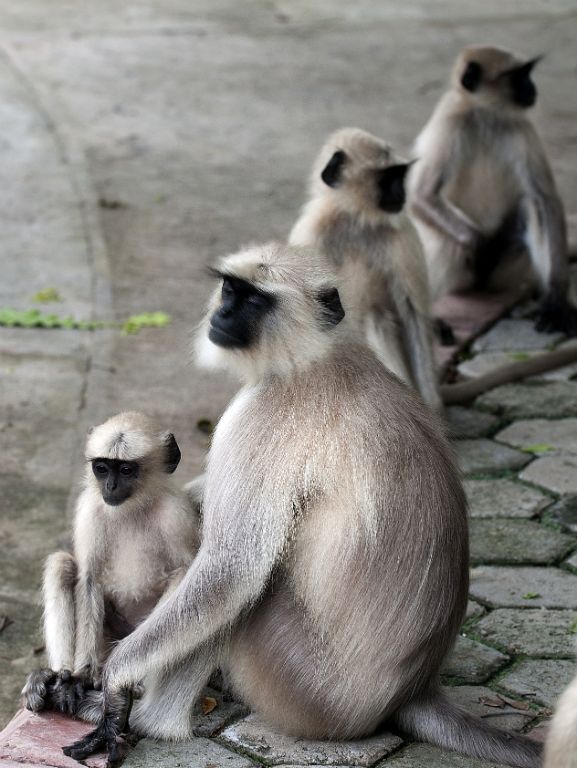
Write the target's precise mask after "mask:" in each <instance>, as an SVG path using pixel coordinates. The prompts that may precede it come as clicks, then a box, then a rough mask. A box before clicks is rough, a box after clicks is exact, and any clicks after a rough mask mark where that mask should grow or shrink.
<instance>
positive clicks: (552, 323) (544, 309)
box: [535, 299, 577, 336]
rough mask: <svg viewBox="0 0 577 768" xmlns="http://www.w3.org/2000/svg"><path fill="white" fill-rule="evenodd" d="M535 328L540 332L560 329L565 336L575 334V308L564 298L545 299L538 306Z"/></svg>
mask: <svg viewBox="0 0 577 768" xmlns="http://www.w3.org/2000/svg"><path fill="white" fill-rule="evenodd" d="M535 328H536V330H538V331H539V332H540V333H547V332H548V333H550V332H552V331H561V332H562V333H565V334H567V336H577V309H576V308H575V307H574V306H572V305H571V304H570V303H569V302H568V301H567V300H566V299H562V300H547V299H545V300H544V301H543V303H542V304H541V306H540V307H539V312H538V314H537V318H536V320H535Z"/></svg>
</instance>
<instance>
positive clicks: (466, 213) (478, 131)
mask: <svg viewBox="0 0 577 768" xmlns="http://www.w3.org/2000/svg"><path fill="white" fill-rule="evenodd" d="M537 61H538V59H533V60H531V61H526V60H522V59H520V58H518V57H516V56H514V55H513V54H512V53H509V52H507V51H504V50H502V49H500V48H491V47H475V48H465V49H464V50H463V51H462V52H461V53H460V55H459V57H458V59H457V62H456V64H455V67H454V70H453V74H452V79H451V85H450V88H449V90H448V91H447V92H446V93H445V95H444V96H443V97H442V98H441V100H440V101H439V103H438V104H437V106H436V108H435V110H434V112H433V114H432V116H431V118H430V120H429V122H428V123H427V125H426V126H425V127H424V129H423V130H422V132H421V134H420V135H419V137H418V138H417V141H416V145H415V157H416V162H415V164H414V166H413V168H412V169H411V173H410V177H409V183H408V194H409V202H410V209H411V211H412V213H413V216H414V220H415V222H416V224H417V227H418V229H419V234H420V235H421V238H422V240H423V244H424V248H425V256H426V259H427V267H428V270H429V281H430V285H431V290H432V294H433V298H438V297H439V296H442V295H444V294H446V293H449V292H452V291H464V290H469V289H479V288H483V287H485V286H487V287H489V286H491V287H493V288H501V287H504V286H506V285H510V284H511V283H519V282H524V281H525V280H526V279H527V275H530V276H532V279H533V280H534V281H535V282H536V284H537V286H538V288H539V290H540V293H541V304H540V307H539V311H538V315H537V320H536V328H537V330H539V331H563V332H564V333H566V334H568V335H570V336H575V335H577V309H575V307H574V306H572V305H571V303H570V302H569V298H568V294H569V262H568V255H567V234H566V227H565V218H564V213H563V205H562V203H561V200H560V197H559V194H558V192H557V189H556V186H555V181H554V179H553V175H552V173H551V168H550V166H549V162H548V160H547V156H546V154H545V149H544V147H543V145H542V143H541V140H540V139H539V136H538V135H537V133H536V131H535V128H534V126H533V124H532V122H531V120H530V118H529V117H528V115H527V110H528V109H529V108H530V107H532V106H533V104H534V103H535V100H536V96H537V90H536V88H535V85H534V83H533V81H532V79H531V71H532V69H533V67H534V65H535V63H536V62H537Z"/></svg>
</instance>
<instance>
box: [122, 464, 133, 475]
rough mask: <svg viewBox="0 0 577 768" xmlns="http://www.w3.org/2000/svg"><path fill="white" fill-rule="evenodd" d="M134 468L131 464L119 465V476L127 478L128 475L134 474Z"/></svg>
mask: <svg viewBox="0 0 577 768" xmlns="http://www.w3.org/2000/svg"><path fill="white" fill-rule="evenodd" d="M134 470H135V468H134V467H133V466H132V465H131V464H121V465H120V474H121V475H125V476H126V477H129V476H130V475H133V474H134Z"/></svg>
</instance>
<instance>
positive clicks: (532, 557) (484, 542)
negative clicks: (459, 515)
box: [469, 519, 577, 565]
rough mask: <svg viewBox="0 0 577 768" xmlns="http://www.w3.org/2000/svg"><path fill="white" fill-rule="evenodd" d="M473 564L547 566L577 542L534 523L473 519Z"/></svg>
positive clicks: (471, 531) (571, 537) (471, 523)
mask: <svg viewBox="0 0 577 768" xmlns="http://www.w3.org/2000/svg"><path fill="white" fill-rule="evenodd" d="M469 530H470V535H471V540H470V543H471V562H472V563H473V564H478V563H512V564H517V565H522V564H530V563H534V564H535V565H547V564H549V563H553V562H555V561H557V560H560V559H561V558H562V557H564V556H565V555H567V554H568V553H569V552H570V551H572V550H573V549H575V548H576V547H577V540H576V539H575V538H574V537H573V536H568V535H567V534H564V533H559V531H555V530H552V529H551V528H547V527H545V526H544V525H539V523H536V522H534V521H533V520H507V519H493V520H482V519H481V520H480V519H473V520H471V521H470V525H469Z"/></svg>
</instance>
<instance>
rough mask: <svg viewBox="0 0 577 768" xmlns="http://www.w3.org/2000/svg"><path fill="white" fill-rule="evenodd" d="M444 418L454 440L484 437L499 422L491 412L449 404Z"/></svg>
mask: <svg viewBox="0 0 577 768" xmlns="http://www.w3.org/2000/svg"><path fill="white" fill-rule="evenodd" d="M445 419H446V422H447V428H448V432H449V435H450V437H452V438H453V439H456V440H463V439H465V438H475V437H486V436H487V435H489V434H490V433H491V432H492V431H493V430H494V429H495V428H496V426H497V424H498V423H499V419H498V418H497V417H496V416H493V414H492V413H484V412H483V411H476V410H474V409H473V408H464V407H463V406H462V405H451V406H449V407H448V408H447V409H446V410H445Z"/></svg>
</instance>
